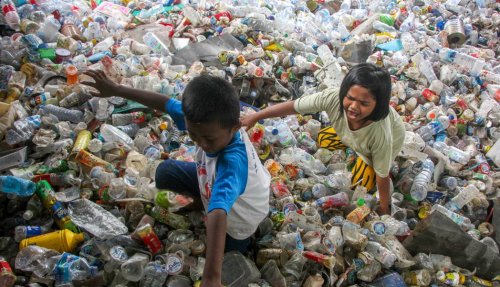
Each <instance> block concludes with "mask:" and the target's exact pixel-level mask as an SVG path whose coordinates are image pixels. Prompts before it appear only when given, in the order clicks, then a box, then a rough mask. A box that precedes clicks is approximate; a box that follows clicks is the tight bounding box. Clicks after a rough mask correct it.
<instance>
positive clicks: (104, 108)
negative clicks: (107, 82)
mask: <svg viewBox="0 0 500 287" xmlns="http://www.w3.org/2000/svg"><path fill="white" fill-rule="evenodd" d="M108 107H109V102H108V100H107V99H105V98H100V99H99V100H98V101H97V108H96V112H95V118H96V119H98V120H100V121H105V120H106V119H107V118H108V116H109V114H108Z"/></svg>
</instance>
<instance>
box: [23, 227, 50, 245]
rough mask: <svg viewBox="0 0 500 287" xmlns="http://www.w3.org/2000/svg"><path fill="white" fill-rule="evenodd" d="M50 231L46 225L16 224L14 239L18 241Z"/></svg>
mask: <svg viewBox="0 0 500 287" xmlns="http://www.w3.org/2000/svg"><path fill="white" fill-rule="evenodd" d="M49 231H50V228H48V227H46V226H16V229H14V239H15V240H16V241H17V242H19V241H21V240H23V239H26V238H30V237H34V236H38V235H42V234H45V233H47V232H49Z"/></svg>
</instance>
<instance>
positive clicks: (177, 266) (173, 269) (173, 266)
mask: <svg viewBox="0 0 500 287" xmlns="http://www.w3.org/2000/svg"><path fill="white" fill-rule="evenodd" d="M182 267H183V263H182V259H181V258H179V257H178V256H176V255H173V254H171V255H168V257H167V263H166V264H165V269H166V272H167V273H168V274H169V275H177V274H179V273H181V271H182Z"/></svg>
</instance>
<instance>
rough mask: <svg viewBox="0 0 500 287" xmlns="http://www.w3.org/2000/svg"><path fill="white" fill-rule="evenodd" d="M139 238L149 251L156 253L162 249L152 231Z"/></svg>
mask: <svg viewBox="0 0 500 287" xmlns="http://www.w3.org/2000/svg"><path fill="white" fill-rule="evenodd" d="M141 238H142V242H144V245H146V246H147V247H148V249H149V251H151V253H153V254H156V253H158V252H160V251H161V250H162V249H163V245H162V244H161V241H160V239H159V238H158V236H157V235H156V233H154V231H151V232H148V233H147V234H146V235H143V236H141Z"/></svg>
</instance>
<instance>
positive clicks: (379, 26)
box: [373, 20, 398, 33]
mask: <svg viewBox="0 0 500 287" xmlns="http://www.w3.org/2000/svg"><path fill="white" fill-rule="evenodd" d="M373 29H375V30H377V31H379V32H394V33H396V32H397V31H398V30H396V28H394V27H392V26H389V25H387V24H385V23H384V22H381V21H379V20H375V21H373Z"/></svg>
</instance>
